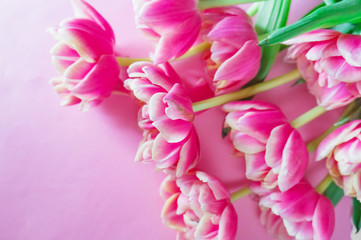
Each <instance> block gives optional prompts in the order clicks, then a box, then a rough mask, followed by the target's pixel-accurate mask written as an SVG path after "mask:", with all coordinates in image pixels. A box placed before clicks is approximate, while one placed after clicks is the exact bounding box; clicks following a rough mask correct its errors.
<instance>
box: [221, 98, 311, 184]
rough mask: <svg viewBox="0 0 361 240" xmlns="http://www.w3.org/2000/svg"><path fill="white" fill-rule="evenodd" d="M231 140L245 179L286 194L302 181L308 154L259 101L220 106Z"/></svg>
mask: <svg viewBox="0 0 361 240" xmlns="http://www.w3.org/2000/svg"><path fill="white" fill-rule="evenodd" d="M223 110H224V111H226V112H228V114H227V116H226V121H225V125H226V126H227V127H230V128H231V132H230V139H231V141H232V143H233V146H234V148H235V149H236V150H237V151H239V152H240V154H241V156H243V158H244V159H245V162H246V177H247V178H248V179H250V180H253V181H260V182H261V183H262V185H263V186H264V187H266V188H275V187H277V186H278V187H279V189H280V190H281V191H287V190H288V189H290V188H291V187H293V186H294V185H296V184H297V183H298V182H299V181H300V180H301V179H302V177H303V175H304V172H305V170H306V166H307V163H308V152H307V148H306V145H305V143H304V142H303V140H302V138H301V136H300V134H299V133H298V132H297V131H296V130H295V129H294V128H293V127H292V126H291V125H290V124H289V123H288V122H287V119H286V117H285V116H284V115H283V113H282V112H281V111H280V109H278V108H277V107H276V106H274V105H273V104H270V103H264V102H259V101H243V102H232V103H228V104H225V105H223Z"/></svg>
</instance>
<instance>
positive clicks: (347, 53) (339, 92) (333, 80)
mask: <svg viewBox="0 0 361 240" xmlns="http://www.w3.org/2000/svg"><path fill="white" fill-rule="evenodd" d="M285 44H287V45H291V47H290V48H289V49H288V52H287V55H286V60H287V61H290V62H296V63H297V66H298V69H299V70H300V72H301V74H302V76H303V78H304V79H305V80H306V82H307V87H308V89H309V91H310V93H311V94H313V95H315V97H316V99H317V103H318V104H319V105H321V106H323V107H325V108H326V109H327V110H330V109H334V108H338V107H341V106H345V105H347V104H349V103H350V102H352V101H353V100H354V99H356V98H358V97H360V96H361V58H360V57H359V56H360V47H361V36H359V35H351V34H343V33H340V32H337V31H334V30H329V29H322V30H316V31H312V32H309V33H306V34H303V35H301V36H299V37H296V38H294V39H291V40H288V41H286V42H285Z"/></svg>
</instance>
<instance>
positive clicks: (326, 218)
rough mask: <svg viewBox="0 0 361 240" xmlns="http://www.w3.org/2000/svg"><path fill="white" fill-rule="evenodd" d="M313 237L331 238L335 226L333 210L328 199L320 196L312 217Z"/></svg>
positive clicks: (319, 238)
mask: <svg viewBox="0 0 361 240" xmlns="http://www.w3.org/2000/svg"><path fill="white" fill-rule="evenodd" d="M312 226H313V229H314V239H316V240H322V239H331V236H332V233H333V230H334V227H335V210H334V208H333V206H332V203H331V202H330V200H328V199H327V198H325V197H324V196H322V195H321V196H320V198H319V200H318V203H317V207H316V210H315V213H314V216H313V219H312Z"/></svg>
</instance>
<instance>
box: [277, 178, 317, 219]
mask: <svg viewBox="0 0 361 240" xmlns="http://www.w3.org/2000/svg"><path fill="white" fill-rule="evenodd" d="M272 198H273V199H275V200H277V202H278V204H276V205H274V207H273V208H272V210H275V211H276V212H278V213H279V214H280V216H281V217H283V218H286V219H288V220H291V221H305V220H308V221H310V220H311V219H312V216H313V213H314V211H315V209H316V205H317V202H318V199H319V194H318V193H317V192H316V191H315V190H314V188H313V187H312V186H311V185H310V184H309V183H308V182H306V181H303V182H300V183H298V184H297V185H295V186H294V187H292V188H291V189H289V190H288V191H286V192H282V193H277V194H274V196H271V199H272Z"/></svg>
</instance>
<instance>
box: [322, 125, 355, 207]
mask: <svg viewBox="0 0 361 240" xmlns="http://www.w3.org/2000/svg"><path fill="white" fill-rule="evenodd" d="M323 158H327V159H326V167H327V168H328V170H329V172H330V175H331V176H332V177H333V179H334V181H335V183H336V184H337V185H338V186H340V187H341V188H343V190H344V192H345V195H348V196H352V197H357V199H358V200H361V120H355V121H352V122H350V123H347V124H345V125H343V126H342V127H339V128H338V129H336V130H335V131H333V132H332V133H331V134H330V135H328V136H327V137H326V138H325V139H324V140H323V141H322V142H321V144H320V145H319V146H318V149H317V153H316V159H317V160H321V159H323Z"/></svg>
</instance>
